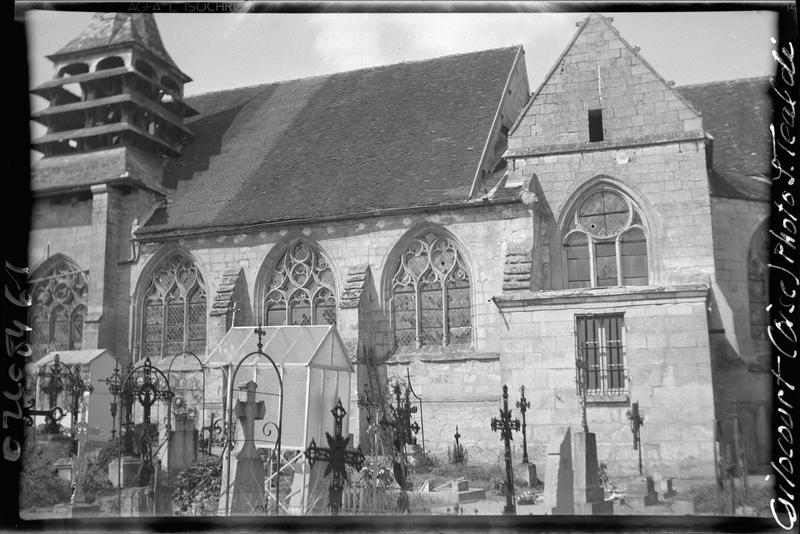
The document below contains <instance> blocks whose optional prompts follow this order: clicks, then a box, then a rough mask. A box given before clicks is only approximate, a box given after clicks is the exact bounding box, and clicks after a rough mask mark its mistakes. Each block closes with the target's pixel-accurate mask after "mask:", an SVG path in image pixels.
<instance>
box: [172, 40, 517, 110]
mask: <svg viewBox="0 0 800 534" xmlns="http://www.w3.org/2000/svg"><path fill="white" fill-rule="evenodd" d="M520 48H522V45H521V44H518V45H512V46H501V47H498V48H487V49H484V50H475V51H473V52H458V53H455V54H447V55H445V56H437V57H432V58H427V59H414V60H411V61H399V62H397V63H388V64H386V65H374V66H372V67H360V68H357V69H350V70H341V71H337V72H331V73H328V74H315V75H313V76H304V77H299V78H289V79H285V80H275V81H272V82H266V83H254V84H250V85H241V86H239V87H229V88H227V89H216V90H212V91H206V92H204V93H195V94H190V95H186V98H187V99H189V98H196V97H200V96H208V95H213V94H217V93H225V92H228V91H238V90H241V89H255V88H257V87H269V86H270V85H279V84H284V83H292V82H299V81H304V80H316V79H318V78H328V77H331V76H338V75H340V74H354V73H357V72H362V71H368V70H378V69H385V68H390V67H396V66H398V65H412V64H419V63H427V62H433V61H439V60H442V59H452V58H455V57H460V56H470V55H477V54H484V53H486V52H498V51H500V50H518V49H520Z"/></svg>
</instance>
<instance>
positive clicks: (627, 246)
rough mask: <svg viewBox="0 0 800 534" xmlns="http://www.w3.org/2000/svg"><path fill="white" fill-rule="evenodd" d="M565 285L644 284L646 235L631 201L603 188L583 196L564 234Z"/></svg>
mask: <svg viewBox="0 0 800 534" xmlns="http://www.w3.org/2000/svg"><path fill="white" fill-rule="evenodd" d="M564 251H565V253H566V254H565V255H566V264H567V270H566V275H567V286H568V287H570V288H575V287H603V286H640V285H647V283H648V273H647V237H646V235H645V230H644V226H643V224H642V220H641V217H640V215H639V213H638V212H637V210H636V208H635V207H634V205H633V202H632V201H631V200H630V199H629V198H627V197H626V196H623V195H622V194H620V193H618V192H616V191H611V190H608V189H602V190H600V191H596V192H594V193H591V194H590V195H589V196H587V197H586V199H585V200H583V201H582V202H581V203H580V204H579V206H578V209H576V210H575V212H574V214H573V215H572V216H571V217H570V219H569V225H568V226H567V233H566V235H565V236H564Z"/></svg>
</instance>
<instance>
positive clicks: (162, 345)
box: [142, 254, 207, 358]
mask: <svg viewBox="0 0 800 534" xmlns="http://www.w3.org/2000/svg"><path fill="white" fill-rule="evenodd" d="M206 308H207V303H206V285H205V282H204V281H203V277H202V276H201V275H200V273H199V272H198V270H197V267H196V266H195V264H194V263H193V262H192V261H191V260H189V259H187V258H186V257H184V256H183V255H181V254H175V255H174V256H172V257H171V258H169V260H168V261H166V262H164V264H163V265H162V266H161V268H159V269H158V271H156V273H155V274H154V275H153V276H152V278H151V279H150V283H149V285H148V287H147V289H146V291H145V294H144V302H143V305H142V346H143V348H144V350H143V356H144V357H148V358H157V357H161V356H174V355H175V354H178V353H179V352H182V351H184V350H188V351H192V352H194V353H195V354H198V355H200V354H202V353H204V352H205V350H206Z"/></svg>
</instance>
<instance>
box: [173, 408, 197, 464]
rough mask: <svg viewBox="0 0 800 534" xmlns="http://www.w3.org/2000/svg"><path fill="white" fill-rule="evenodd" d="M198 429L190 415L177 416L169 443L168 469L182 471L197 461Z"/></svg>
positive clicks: (181, 414)
mask: <svg viewBox="0 0 800 534" xmlns="http://www.w3.org/2000/svg"><path fill="white" fill-rule="evenodd" d="M197 443H198V436H197V429H195V427H194V418H193V417H190V416H189V415H188V414H183V413H180V414H176V415H175V423H174V425H173V430H171V436H170V443H169V456H168V459H167V469H168V470H169V471H171V472H174V471H180V470H181V469H184V468H186V467H188V466H190V465H192V464H193V463H195V462H196V461H197Z"/></svg>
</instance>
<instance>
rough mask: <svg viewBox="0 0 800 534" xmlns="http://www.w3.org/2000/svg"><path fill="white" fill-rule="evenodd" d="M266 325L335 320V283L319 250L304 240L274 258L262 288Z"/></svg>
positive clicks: (318, 322)
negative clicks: (266, 284)
mask: <svg viewBox="0 0 800 534" xmlns="http://www.w3.org/2000/svg"><path fill="white" fill-rule="evenodd" d="M263 310H264V312H263V313H264V316H263V318H262V321H263V323H264V324H266V325H267V326H279V325H310V324H313V325H326V324H332V325H335V324H336V284H335V282H334V278H333V272H332V271H331V268H330V265H329V264H328V262H327V260H326V259H325V257H324V256H323V255H322V254H321V253H320V251H319V250H318V249H317V247H315V246H314V245H312V244H311V243H308V242H306V241H304V240H300V241H297V242H295V243H292V244H291V245H290V246H289V247H288V248H287V249H286V252H284V253H283V255H282V256H281V257H280V258H279V259H278V261H277V263H276V264H275V267H274V269H273V270H272V276H271V277H270V281H269V285H268V286H267V288H266V290H265V292H264V300H263Z"/></svg>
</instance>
